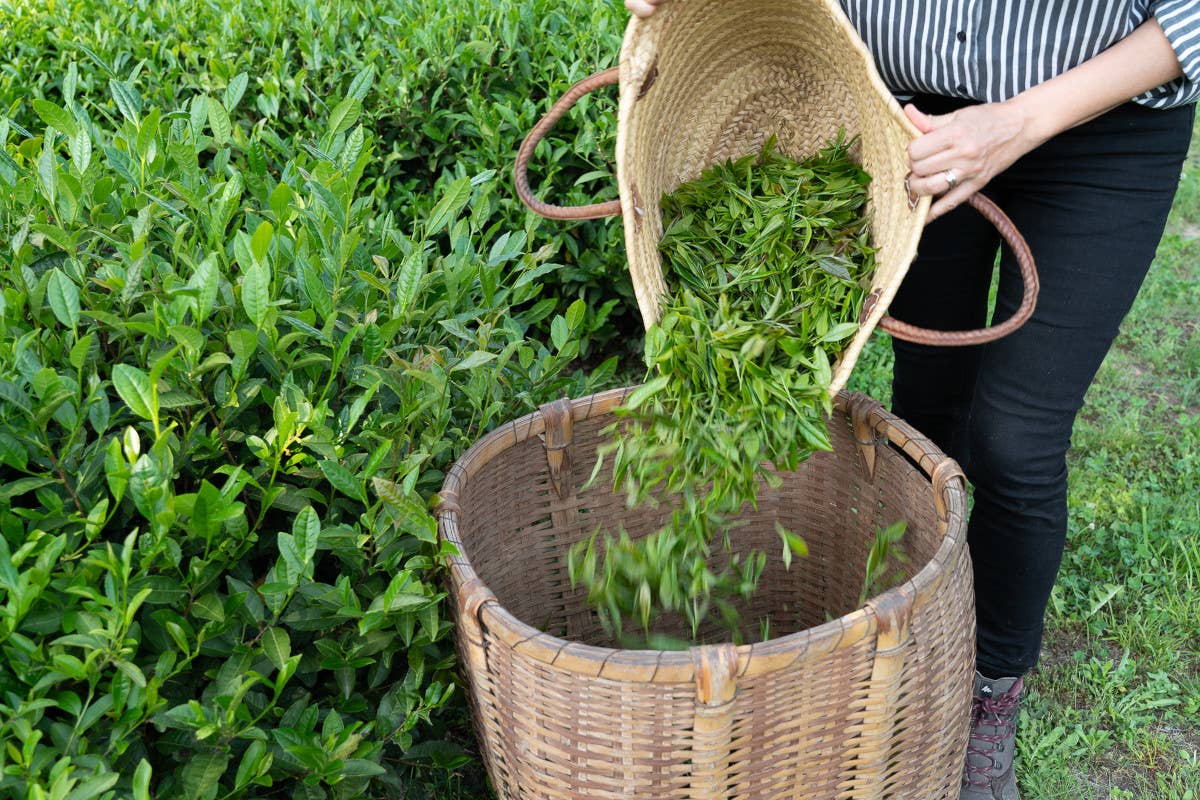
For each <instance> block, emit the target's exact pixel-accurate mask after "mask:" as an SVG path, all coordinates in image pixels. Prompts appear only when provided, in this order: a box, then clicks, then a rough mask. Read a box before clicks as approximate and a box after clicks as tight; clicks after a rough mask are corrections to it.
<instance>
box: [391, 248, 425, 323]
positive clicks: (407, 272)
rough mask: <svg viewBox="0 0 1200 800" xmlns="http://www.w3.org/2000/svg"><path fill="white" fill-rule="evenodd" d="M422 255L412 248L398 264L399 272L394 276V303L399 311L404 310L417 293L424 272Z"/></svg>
mask: <svg viewBox="0 0 1200 800" xmlns="http://www.w3.org/2000/svg"><path fill="white" fill-rule="evenodd" d="M424 255H425V254H424V253H423V252H421V251H420V250H413V252H412V255H410V256H409V257H408V258H406V259H404V261H403V263H401V265H400V274H399V275H397V276H396V305H397V306H398V308H399V309H400V310H401V311H406V310H407V309H408V307H409V306H410V305H412V302H413V299H414V298H415V297H416V295H417V286H418V285H419V284H420V282H421V276H422V275H424V274H425V258H424Z"/></svg>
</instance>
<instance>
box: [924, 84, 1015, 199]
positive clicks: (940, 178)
mask: <svg viewBox="0 0 1200 800" xmlns="http://www.w3.org/2000/svg"><path fill="white" fill-rule="evenodd" d="M904 113H905V115H906V116H907V117H908V118H909V120H910V121H911V122H912V123H913V125H915V126H916V127H917V129H918V130H920V131H921V132H922V135H921V136H918V137H917V138H916V139H914V140H913V141H912V142H910V143H909V145H908V156H909V167H910V169H911V170H912V174H911V175H910V176H909V179H908V187H909V191H910V192H912V193H914V194H918V195H931V196H934V197H937V198H938V199H937V200H936V201H935V202H934V204H933V206H932V207H931V208H930V218H931V219H933V218H936V217H939V216H941V215H942V214H944V213H946V212H947V211H949V210H950V209H952V208H954V207H955V206H957V205H958V204H960V203H962V202H963V201H964V200H966V199H967V198H968V197H970V196H971V195H972V194H974V193H975V192H978V191H979V190H981V189H982V188H983V187H984V186H986V185H987V184H988V182H989V181H990V180H991V179H992V178H993V177H995V176H996V175H998V174H1000V173H1001V172H1003V171H1004V170H1005V169H1007V168H1008V167H1009V165H1010V164H1012V163H1013V161H1015V160H1016V159H1017V158H1019V157H1020V156H1022V155H1024V154H1025V153H1026V152H1028V151H1029V150H1030V149H1031V148H1032V146H1033V145H1034V143H1033V142H1032V141H1031V140H1030V139H1029V138H1028V136H1027V131H1026V130H1025V128H1024V120H1023V118H1022V117H1021V116H1020V114H1019V113H1018V112H1017V111H1015V110H1014V109H1013V108H1012V107H1011V106H1010V105H1008V104H1005V103H982V104H979V105H974V106H967V107H965V108H961V109H959V110H958V111H954V112H952V113H950V114H925V113H924V112H922V111H920V110H919V109H917V108H915V107H914V106H912V105H911V104H910V105H909V106H907V107H906V108H905V109H904Z"/></svg>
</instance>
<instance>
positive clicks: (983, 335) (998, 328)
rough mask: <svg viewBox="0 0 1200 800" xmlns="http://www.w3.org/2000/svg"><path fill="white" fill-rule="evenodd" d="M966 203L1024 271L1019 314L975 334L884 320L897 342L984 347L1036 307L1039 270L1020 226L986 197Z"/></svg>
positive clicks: (975, 196) (974, 197)
mask: <svg viewBox="0 0 1200 800" xmlns="http://www.w3.org/2000/svg"><path fill="white" fill-rule="evenodd" d="M967 202H968V203H970V204H971V207H972V208H974V209H975V210H976V211H978V212H979V213H980V214H982V215H983V217H984V219H986V220H987V221H988V222H990V223H992V225H994V226H995V228H996V230H997V231H999V232H1000V237H1001V238H1002V239H1004V241H1005V242H1006V243H1007V244H1008V246H1009V248H1011V249H1012V251H1013V255H1014V256H1016V259H1017V265H1018V267H1019V268H1020V270H1021V282H1022V283H1023V284H1024V287H1025V288H1024V290H1023V293H1022V295H1021V305H1019V306H1018V307H1017V310H1016V312H1014V313H1013V315H1012V316H1011V317H1009V318H1008V319H1006V320H1004V322H1001V323H1000V324H999V325H993V326H992V327H990V328H980V329H978V330H973V331H935V330H930V329H928V328H918V327H917V326H916V325H909V324H908V323H907V322H901V321H900V320H898V319H896V318H895V317H891V316H887V317H884V318H883V319H881V320H880V321H879V327H880V328H882V329H883V330H885V331H887V332H888V333H890V334H891V335H892V336H894V337H896V338H897V339H902V340H904V341H906V342H913V343H915V344H928V345H937V346H941V347H946V346H953V347H962V346H965V345H972V344H984V343H985V342H993V341H995V340H996V339H1000V338H1002V337H1004V336H1007V335H1008V334H1010V333H1012V332H1013V331H1015V330H1016V329H1017V328H1019V327H1021V326H1022V325H1023V324H1025V321H1026V320H1028V319H1029V317H1030V316H1032V314H1033V309H1034V306H1035V305H1036V304H1037V296H1038V274H1037V267H1036V266H1035V265H1034V263H1033V253H1032V252H1030V250H1029V245H1028V243H1026V241H1025V237H1024V236H1022V235H1021V232H1020V231H1018V230H1017V226H1016V225H1014V224H1013V222H1012V220H1011V219H1009V218H1008V215H1007V214H1005V213H1004V212H1003V211H1001V210H1000V208H999V207H998V206H997V205H996V204H995V203H993V202H992V201H991V200H989V199H988V198H987V197H985V196H984V195H982V194H978V193H977V194H973V195H971V197H970V198H968V200H967ZM866 311H868V312H869V311H870V308H867V309H866ZM864 316H865V315H864Z"/></svg>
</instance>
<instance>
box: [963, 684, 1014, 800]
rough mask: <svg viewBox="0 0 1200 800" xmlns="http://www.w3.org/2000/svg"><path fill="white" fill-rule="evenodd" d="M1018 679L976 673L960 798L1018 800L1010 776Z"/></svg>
mask: <svg viewBox="0 0 1200 800" xmlns="http://www.w3.org/2000/svg"><path fill="white" fill-rule="evenodd" d="M1022 685H1023V682H1022V680H1021V679H1020V678H997V679H995V680H988V679H987V678H985V677H983V676H982V675H980V674H979V673H978V672H976V673H975V692H974V695H973V697H972V700H971V738H970V739H969V740H968V741H967V762H966V764H965V765H964V766H963V778H962V790H961V791H960V793H959V795H958V797H959V800H1020V797H1018V795H1017V779H1016V778H1015V777H1013V755H1014V753H1013V750H1014V748H1015V745H1016V743H1017V708H1018V705H1019V703H1020V700H1021V688H1022Z"/></svg>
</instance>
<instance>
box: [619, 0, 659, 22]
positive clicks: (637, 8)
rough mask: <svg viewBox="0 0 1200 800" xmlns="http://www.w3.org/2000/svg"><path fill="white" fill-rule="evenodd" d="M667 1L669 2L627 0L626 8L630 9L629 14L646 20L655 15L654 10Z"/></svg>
mask: <svg viewBox="0 0 1200 800" xmlns="http://www.w3.org/2000/svg"><path fill="white" fill-rule="evenodd" d="M666 1H667V0H625V7H626V8H628V9H629V13H631V14H633V15H634V16H638V17H641V18H642V19H645V18H646V17H648V16H650V15H651V14H653V13H654V9H656V8H657V7H658V6H660V5H662V4H663V3H665V2H666Z"/></svg>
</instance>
